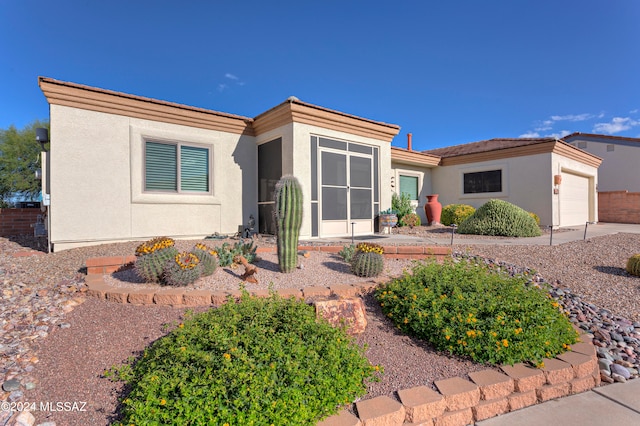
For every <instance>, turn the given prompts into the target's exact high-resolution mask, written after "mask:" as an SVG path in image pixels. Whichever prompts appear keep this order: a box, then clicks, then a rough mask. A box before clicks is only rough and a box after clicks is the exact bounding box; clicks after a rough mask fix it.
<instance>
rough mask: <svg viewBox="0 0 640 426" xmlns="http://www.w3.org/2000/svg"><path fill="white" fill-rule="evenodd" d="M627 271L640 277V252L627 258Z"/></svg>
mask: <svg viewBox="0 0 640 426" xmlns="http://www.w3.org/2000/svg"><path fill="white" fill-rule="evenodd" d="M627 272H628V273H629V274H631V275H635V276H636V277H640V254H634V255H633V256H631V257H630V258H629V260H627Z"/></svg>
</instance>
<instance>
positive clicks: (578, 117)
mask: <svg viewBox="0 0 640 426" xmlns="http://www.w3.org/2000/svg"><path fill="white" fill-rule="evenodd" d="M592 118H595V115H593V114H567V115H552V116H551V119H552V120H553V121H586V120H590V119H592Z"/></svg>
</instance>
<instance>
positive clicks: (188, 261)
mask: <svg viewBox="0 0 640 426" xmlns="http://www.w3.org/2000/svg"><path fill="white" fill-rule="evenodd" d="M201 275H202V269H201V266H200V259H198V257H197V256H196V255H195V254H193V253H188V252H183V253H178V254H177V255H175V257H174V258H173V259H172V260H169V261H167V263H166V264H165V267H164V274H163V276H162V283H163V284H165V285H170V286H174V287H184V286H186V285H189V284H191V283H193V282H195V280H197V279H198V278H200V276H201Z"/></svg>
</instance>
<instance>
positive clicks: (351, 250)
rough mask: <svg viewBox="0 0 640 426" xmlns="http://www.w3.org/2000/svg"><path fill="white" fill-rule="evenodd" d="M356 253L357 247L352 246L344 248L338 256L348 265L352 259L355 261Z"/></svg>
mask: <svg viewBox="0 0 640 426" xmlns="http://www.w3.org/2000/svg"><path fill="white" fill-rule="evenodd" d="M355 252H356V246H354V245H353V244H350V245H348V246H343V247H342V250H340V251H339V252H338V255H339V256H340V257H341V258H342V260H344V261H345V262H347V263H351V259H353V255H354V254H355Z"/></svg>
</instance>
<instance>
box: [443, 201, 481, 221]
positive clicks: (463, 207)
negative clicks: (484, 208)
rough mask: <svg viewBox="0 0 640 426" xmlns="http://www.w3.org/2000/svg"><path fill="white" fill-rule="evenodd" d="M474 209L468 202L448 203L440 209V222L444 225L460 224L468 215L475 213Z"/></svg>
mask: <svg viewBox="0 0 640 426" xmlns="http://www.w3.org/2000/svg"><path fill="white" fill-rule="evenodd" d="M475 211H476V209H474V208H473V207H472V206H470V205H468V204H449V205H447V206H445V207H444V208H443V209H442V215H441V216H440V223H442V224H443V225H445V226H451V225H454V224H455V225H458V226H459V225H460V224H461V223H462V222H464V221H465V220H466V219H467V218H468V217H469V216H471V215H472V214H473V213H475Z"/></svg>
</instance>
